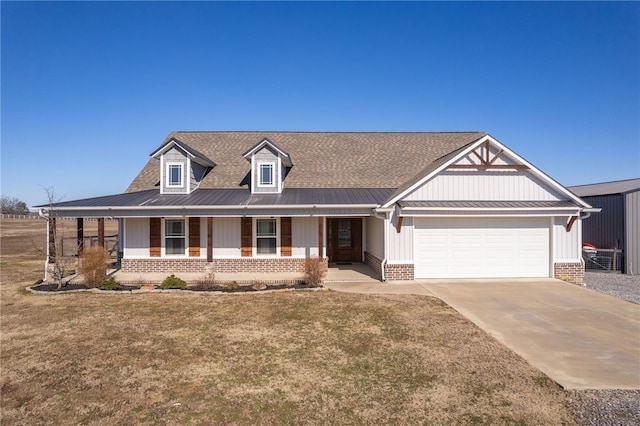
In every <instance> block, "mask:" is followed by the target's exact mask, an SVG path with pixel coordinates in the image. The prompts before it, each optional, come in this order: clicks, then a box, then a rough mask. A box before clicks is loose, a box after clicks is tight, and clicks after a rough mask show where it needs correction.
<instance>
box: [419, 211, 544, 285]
mask: <svg viewBox="0 0 640 426" xmlns="http://www.w3.org/2000/svg"><path fill="white" fill-rule="evenodd" d="M549 226H550V224H549V219H548V218H512V219H510V218H446V219H441V218H415V219H414V238H413V241H414V246H413V249H414V250H413V253H414V273H415V277H416V278H516V277H522V278H525V277H531V278H533V277H536V278H537V277H548V276H549V275H550V267H549V233H550V232H549Z"/></svg>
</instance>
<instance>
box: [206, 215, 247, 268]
mask: <svg viewBox="0 0 640 426" xmlns="http://www.w3.org/2000/svg"><path fill="white" fill-rule="evenodd" d="M240 236H241V235H240V218H239V217H216V218H214V219H213V257H214V259H215V258H216V257H240V246H241V241H240Z"/></svg>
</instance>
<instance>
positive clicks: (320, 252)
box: [318, 216, 324, 258]
mask: <svg viewBox="0 0 640 426" xmlns="http://www.w3.org/2000/svg"><path fill="white" fill-rule="evenodd" d="M318 257H321V258H324V217H323V216H320V217H318Z"/></svg>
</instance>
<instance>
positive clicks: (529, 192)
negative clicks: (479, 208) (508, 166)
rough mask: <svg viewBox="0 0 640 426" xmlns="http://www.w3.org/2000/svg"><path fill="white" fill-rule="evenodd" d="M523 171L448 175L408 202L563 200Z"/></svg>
mask: <svg viewBox="0 0 640 426" xmlns="http://www.w3.org/2000/svg"><path fill="white" fill-rule="evenodd" d="M563 199H566V197H561V196H560V194H558V193H556V192H555V191H553V190H551V189H550V188H548V187H547V186H546V185H544V184H543V183H542V182H541V181H540V180H539V179H538V178H536V177H535V176H533V175H532V174H531V173H529V172H527V171H523V170H519V171H504V170H485V171H467V170H458V171H444V172H442V173H440V174H438V175H437V176H435V177H434V178H433V179H431V180H429V181H428V182H426V183H425V184H424V185H422V186H421V187H419V188H416V190H415V191H413V192H412V193H411V194H409V195H408V196H407V197H405V200H419V201H420V200H436V201H442V200H448V201H457V200H482V201H553V200H563Z"/></svg>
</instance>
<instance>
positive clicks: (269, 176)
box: [258, 163, 275, 186]
mask: <svg viewBox="0 0 640 426" xmlns="http://www.w3.org/2000/svg"><path fill="white" fill-rule="evenodd" d="M258 168H259V170H260V175H259V176H258V179H259V180H258V185H259V186H275V181H274V180H273V169H274V167H273V163H261V164H259V167H258Z"/></svg>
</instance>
